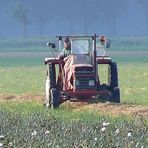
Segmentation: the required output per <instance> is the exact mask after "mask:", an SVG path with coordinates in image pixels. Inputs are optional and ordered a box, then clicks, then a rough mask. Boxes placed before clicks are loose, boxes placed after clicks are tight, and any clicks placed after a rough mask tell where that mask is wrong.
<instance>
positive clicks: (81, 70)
mask: <svg viewBox="0 0 148 148" xmlns="http://www.w3.org/2000/svg"><path fill="white" fill-rule="evenodd" d="M75 74H76V76H77V75H88V74H89V75H91V74H94V70H93V67H76V68H75Z"/></svg>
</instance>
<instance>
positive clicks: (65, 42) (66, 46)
mask: <svg viewBox="0 0 148 148" xmlns="http://www.w3.org/2000/svg"><path fill="white" fill-rule="evenodd" d="M64 48H65V49H69V48H70V40H69V38H66V39H65V40H64Z"/></svg>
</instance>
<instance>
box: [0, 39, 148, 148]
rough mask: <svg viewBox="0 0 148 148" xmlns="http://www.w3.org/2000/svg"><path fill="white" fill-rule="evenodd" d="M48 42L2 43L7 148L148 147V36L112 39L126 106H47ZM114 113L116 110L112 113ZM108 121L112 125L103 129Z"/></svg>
mask: <svg viewBox="0 0 148 148" xmlns="http://www.w3.org/2000/svg"><path fill="white" fill-rule="evenodd" d="M52 40H53V39H52ZM47 41H48V38H42V39H27V40H26V39H19V40H17V39H16V40H8V39H7V40H6V39H3V40H2V39H0V117H1V120H0V135H4V138H0V143H3V145H4V146H5V147H7V146H8V145H11V144H13V145H14V146H15V147H23V146H24V147H29V146H33V147H39V146H42V147H58V146H59V147H72V146H77V147H78V146H80V147H87V146H88V147H104V146H107V147H136V146H137V147H142V146H143V147H144V148H145V147H146V145H147V144H148V126H147V125H148V120H147V117H148V107H147V106H148V97H147V96H148V50H147V49H148V38H146V37H139V38H136V37H131V38H123V37H122V38H119V39H118V40H117V38H113V41H112V42H113V43H112V44H113V45H112V48H111V49H109V51H108V54H110V55H111V56H112V58H113V60H114V61H117V63H118V69H119V72H118V74H119V85H120V89H121V104H122V105H121V107H120V105H114V104H106V105H101V104H100V105H98V106H97V104H91V105H88V106H87V105H86V106H85V105H80V104H76V105H74V106H73V105H71V104H64V105H62V106H60V108H59V110H55V111H53V110H50V109H49V110H47V109H45V108H44V107H43V105H42V103H43V99H44V82H45V76H46V73H45V69H46V66H45V65H44V57H48V56H51V53H50V52H49V51H48V48H47V47H46V42H47ZM119 46H120V47H119ZM102 71H105V70H104V69H102ZM99 107H100V108H102V107H103V108H105V112H106V111H107V110H108V112H107V113H104V112H103V111H102V110H99V109H98V108H99ZM110 110H114V112H113V113H112V114H108V113H109V112H110ZM121 110H122V111H123V112H122V111H121ZM124 110H125V113H124ZM117 112H119V113H117ZM129 112H131V113H129ZM126 114H127V115H126ZM10 123H11V124H10ZM104 123H109V124H106V126H104V125H103V124H104ZM55 131H56V132H55ZM121 139H122V140H121Z"/></svg>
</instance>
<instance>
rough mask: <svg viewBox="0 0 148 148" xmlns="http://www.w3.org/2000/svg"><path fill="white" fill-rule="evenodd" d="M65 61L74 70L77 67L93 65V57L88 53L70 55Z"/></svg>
mask: <svg viewBox="0 0 148 148" xmlns="http://www.w3.org/2000/svg"><path fill="white" fill-rule="evenodd" d="M65 63H66V65H67V66H68V67H69V68H72V69H73V70H74V69H75V68H76V67H92V63H91V59H90V57H89V56H88V55H70V56H68V57H67V58H66V59H65Z"/></svg>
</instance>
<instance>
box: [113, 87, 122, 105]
mask: <svg viewBox="0 0 148 148" xmlns="http://www.w3.org/2000/svg"><path fill="white" fill-rule="evenodd" d="M111 101H112V102H116V103H120V89H119V87H115V88H114V89H113V91H112V97H111Z"/></svg>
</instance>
